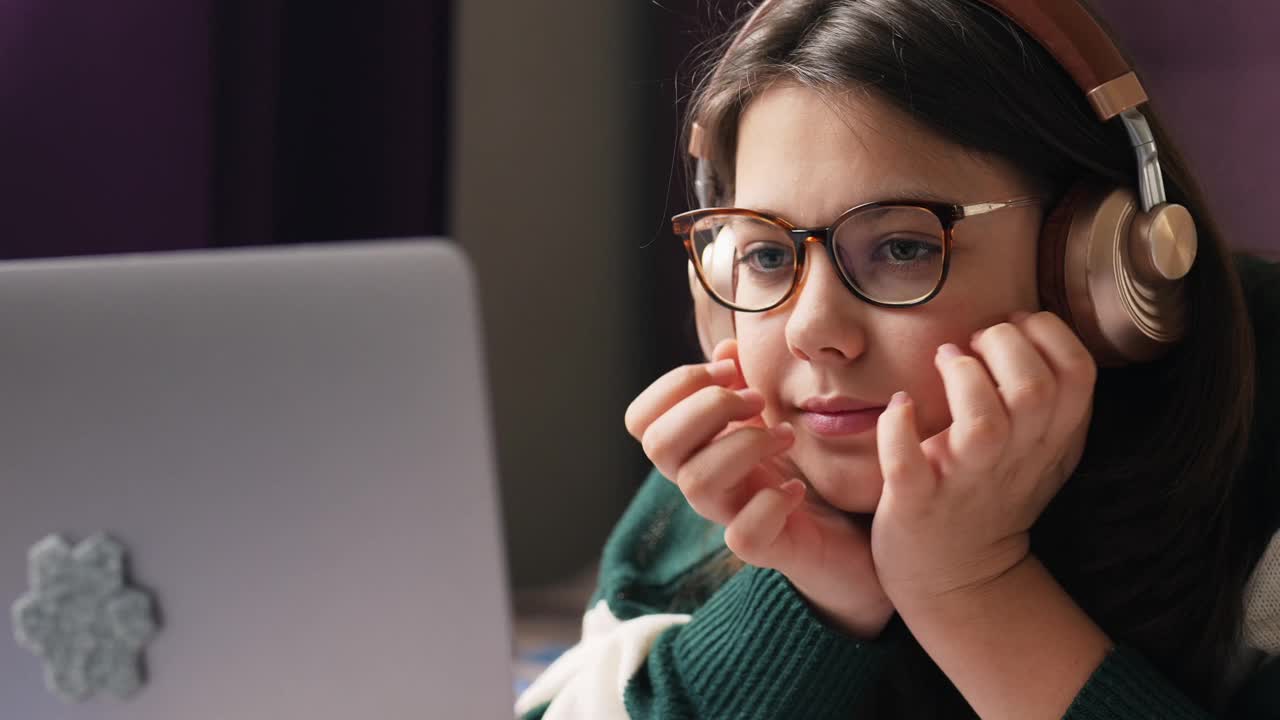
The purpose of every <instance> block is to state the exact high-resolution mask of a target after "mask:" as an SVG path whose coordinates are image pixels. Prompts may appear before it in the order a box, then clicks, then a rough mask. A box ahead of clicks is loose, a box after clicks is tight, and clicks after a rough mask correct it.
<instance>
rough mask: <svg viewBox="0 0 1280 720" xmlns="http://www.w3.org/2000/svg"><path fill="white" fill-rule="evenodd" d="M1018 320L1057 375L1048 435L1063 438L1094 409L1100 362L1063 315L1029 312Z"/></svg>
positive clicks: (1023, 330)
mask: <svg viewBox="0 0 1280 720" xmlns="http://www.w3.org/2000/svg"><path fill="white" fill-rule="evenodd" d="M1017 323H1018V327H1019V328H1021V329H1022V332H1023V334H1024V335H1025V336H1026V337H1027V340H1028V341H1029V342H1030V343H1031V344H1032V345H1033V346H1035V348H1036V350H1037V351H1038V352H1039V353H1040V355H1041V357H1043V358H1044V360H1045V362H1046V364H1048V366H1049V368H1050V369H1051V371H1052V372H1053V374H1054V376H1055V377H1056V378H1057V383H1058V393H1057V398H1056V402H1055V406H1054V410H1053V414H1052V417H1051V419H1050V421H1049V425H1048V427H1047V428H1046V431H1045V436H1046V437H1063V436H1064V435H1066V434H1068V433H1070V432H1072V431H1073V430H1074V429H1075V428H1076V427H1077V426H1078V425H1079V424H1080V423H1082V422H1086V421H1087V419H1088V418H1089V416H1090V414H1091V412H1092V408H1093V392H1094V386H1095V384H1096V383H1097V380H1098V364H1097V361H1095V360H1094V358H1093V355H1091V354H1090V353H1089V350H1088V349H1087V348H1086V347H1085V346H1084V343H1083V342H1081V341H1080V338H1079V337H1077V336H1076V334H1075V332H1073V331H1072V330H1071V328H1070V327H1069V326H1068V325H1067V324H1066V323H1065V322H1064V321H1063V320H1062V318H1060V317H1058V316H1057V315H1054V314H1053V313H1051V312H1039V313H1035V314H1034V315H1028V316H1027V317H1025V318H1020V319H1019V320H1018V321H1017Z"/></svg>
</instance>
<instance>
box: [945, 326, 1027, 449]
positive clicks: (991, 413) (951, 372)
mask: <svg viewBox="0 0 1280 720" xmlns="http://www.w3.org/2000/svg"><path fill="white" fill-rule="evenodd" d="M934 362H935V364H936V365H937V367H938V372H940V373H941V374H942V384H943V388H944V390H945V392H946V396H947V404H948V405H949V406H950V408H951V427H950V428H948V429H947V432H948V448H947V450H948V452H949V454H950V455H951V457H952V459H953V460H954V462H956V463H957V464H958V465H960V466H961V467H965V468H985V467H990V466H992V465H994V464H995V462H996V461H997V460H998V459H999V458H1000V455H1001V453H1002V452H1003V451H1004V447H1005V443H1006V441H1007V440H1008V437H1009V417H1008V415H1006V414H1005V410H1004V401H1003V400H1001V399H1000V395H999V394H998V393H997V392H996V388H995V384H994V383H993V382H992V380H991V376H990V375H989V374H988V373H987V369H986V367H984V366H983V364H982V361H981V360H979V359H978V358H976V357H974V356H972V355H966V354H964V352H963V351H961V350H960V348H958V347H956V346H955V345H952V344H951V343H947V344H946V345H943V346H942V347H940V348H938V354H937V357H936V358H935V359H934Z"/></svg>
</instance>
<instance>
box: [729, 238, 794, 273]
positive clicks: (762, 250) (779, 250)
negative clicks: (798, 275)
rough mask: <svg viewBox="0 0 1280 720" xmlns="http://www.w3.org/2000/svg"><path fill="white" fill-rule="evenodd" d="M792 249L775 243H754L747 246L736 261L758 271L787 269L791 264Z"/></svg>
mask: <svg viewBox="0 0 1280 720" xmlns="http://www.w3.org/2000/svg"><path fill="white" fill-rule="evenodd" d="M791 253H792V249H791V248H789V247H787V246H785V245H778V244H776V243H756V244H755V245H751V246H748V247H747V248H746V250H745V251H744V252H743V253H742V255H741V256H740V257H739V258H738V262H739V263H741V264H743V265H746V266H747V267H749V268H751V269H752V270H756V271H758V272H775V271H778V270H789V269H791V266H792V259H791Z"/></svg>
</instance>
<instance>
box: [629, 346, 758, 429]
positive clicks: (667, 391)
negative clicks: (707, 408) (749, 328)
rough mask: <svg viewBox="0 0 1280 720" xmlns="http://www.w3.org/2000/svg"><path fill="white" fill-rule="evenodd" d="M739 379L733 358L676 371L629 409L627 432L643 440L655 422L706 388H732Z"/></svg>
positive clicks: (637, 397) (665, 376)
mask: <svg viewBox="0 0 1280 720" xmlns="http://www.w3.org/2000/svg"><path fill="white" fill-rule="evenodd" d="M722 344H723V343H722ZM717 347H719V346H717ZM739 378H741V374H740V373H739V372H738V364H737V360H735V359H733V358H725V359H721V360H717V361H715V362H711V363H701V364H697V365H683V366H681V367H678V368H675V369H673V370H671V371H669V372H667V373H666V374H665V375H663V376H662V377H660V378H658V379H657V380H655V381H653V383H652V384H651V385H649V387H647V388H645V389H644V391H643V392H641V393H640V394H639V395H637V396H636V399H635V400H632V401H631V404H630V405H629V406H627V412H626V414H625V416H624V420H623V421H624V422H625V424H626V426H627V432H629V433H631V437H634V438H635V439H637V440H640V439H641V438H642V437H643V436H644V434H645V431H646V430H648V429H649V426H650V425H651V424H653V421H654V420H657V419H658V418H659V417H662V415H664V414H666V412H667V411H668V410H670V409H671V408H672V407H674V406H675V404H676V403H678V402H680V401H681V400H683V399H684V398H686V397H689V396H690V395H692V394H693V393H695V392H697V391H698V390H701V389H702V388H705V387H710V386H712V385H718V386H720V387H726V388H728V387H731V386H733V385H734V383H736V382H737V381H738V380H739ZM744 387H745V386H744Z"/></svg>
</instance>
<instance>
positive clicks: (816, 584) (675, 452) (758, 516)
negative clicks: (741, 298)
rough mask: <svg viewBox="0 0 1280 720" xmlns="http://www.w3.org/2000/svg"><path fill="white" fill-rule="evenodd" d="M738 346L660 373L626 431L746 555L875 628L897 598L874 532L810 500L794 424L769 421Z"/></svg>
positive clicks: (843, 622)
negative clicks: (792, 456) (797, 460)
mask: <svg viewBox="0 0 1280 720" xmlns="http://www.w3.org/2000/svg"><path fill="white" fill-rule="evenodd" d="M737 355H738V345H737V341H735V340H725V341H723V342H721V343H720V344H719V345H717V346H716V348H715V351H714V352H713V354H712V362H710V363H706V364H699V365H685V366H683V367H679V368H676V369H674V370H672V371H670V372H668V373H667V374H666V375H663V376H662V377H660V378H658V379H657V380H656V381H654V383H653V384H652V385H650V386H649V387H648V388H646V389H645V390H644V391H643V392H641V393H640V395H639V396H637V397H636V399H635V400H634V401H632V403H631V405H630V407H628V408H627V413H626V426H627V431H628V432H629V433H631V435H632V436H633V437H635V438H636V439H637V440H639V441H640V443H641V445H642V446H643V447H644V452H645V454H646V455H648V456H649V459H650V460H651V461H652V462H653V464H654V466H655V467H657V468H658V471H659V472H661V473H662V474H663V475H664V476H666V477H667V478H669V479H671V480H673V481H674V482H675V483H676V485H677V486H679V488H680V491H681V492H683V493H684V496H685V499H686V500H688V502H689V506H690V507H692V508H693V510H694V511H695V512H697V513H698V514H699V515H701V516H703V517H705V518H706V519H708V520H710V521H712V522H714V523H717V524H720V525H724V526H725V538H724V539H725V544H726V545H728V546H729V549H730V550H732V551H733V553H734V554H735V555H737V556H738V557H739V558H741V559H742V561H743V562H746V563H749V564H751V565H756V566H758V567H766V568H772V569H774V570H777V571H778V572H780V573H782V574H783V575H785V576H786V577H787V579H788V580H790V581H791V584H792V585H793V586H795V588H796V590H797V591H798V592H799V593H800V594H801V595H803V596H804V597H805V598H806V599H807V600H808V601H809V602H810V603H811V604H812V605H813V606H814V607H815V609H816V610H818V612H819V613H820V614H821V615H823V616H824V617H825V618H826V619H827V620H828V621H830V622H833V623H835V624H836V625H838V626H839V627H841V628H842V629H844V630H845V631H846V632H849V633H851V634H853V635H855V636H857V637H861V638H873V637H875V636H877V635H879V634H880V631H881V630H882V629H883V628H884V626H885V625H886V624H887V623H888V621H889V619H890V618H891V617H892V616H893V606H892V605H891V604H890V603H889V599H888V598H887V597H886V596H885V594H884V591H883V590H882V589H881V588H880V582H879V580H877V578H876V573H875V565H874V564H873V562H872V558H871V542H870V533H869V532H868V531H867V529H866V528H864V527H863V526H862V525H860V524H858V523H856V522H855V521H854V520H852V519H850V518H849V517H848V516H846V515H845V514H843V513H841V512H839V511H837V510H834V509H832V508H830V507H829V506H827V505H825V504H823V503H821V502H820V501H816V500H811V501H806V494H807V492H806V486H805V483H804V481H803V480H801V479H799V478H798V477H797V476H798V474H799V473H798V472H797V470H796V469H795V468H794V467H793V466H791V464H790V463H789V461H788V460H787V459H786V457H785V455H784V454H783V453H785V451H786V450H787V449H788V448H790V447H791V444H792V442H793V441H794V440H795V435H794V430H793V429H792V428H791V426H790V425H788V424H786V423H783V424H782V425H778V426H775V427H772V428H766V427H765V424H764V419H763V417H761V412H762V411H763V410H764V407H765V401H764V398H763V396H762V395H761V394H760V393H759V392H757V391H755V390H752V389H749V388H747V387H746V381H745V380H744V378H743V376H742V373H741V372H740V371H739V369H738V363H737Z"/></svg>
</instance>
